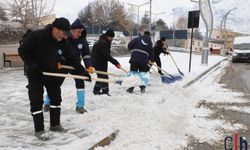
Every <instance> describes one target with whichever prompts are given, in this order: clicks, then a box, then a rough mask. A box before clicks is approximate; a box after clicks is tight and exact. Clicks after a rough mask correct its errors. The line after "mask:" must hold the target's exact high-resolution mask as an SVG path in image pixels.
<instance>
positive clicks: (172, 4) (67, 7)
mask: <svg viewBox="0 0 250 150" xmlns="http://www.w3.org/2000/svg"><path fill="white" fill-rule="evenodd" d="M91 1H93V0H71V1H70V0H56V5H55V13H56V15H57V17H59V16H64V17H67V18H68V19H69V20H70V21H71V22H72V21H73V20H74V19H75V18H76V17H77V14H78V12H79V11H80V10H81V9H82V8H84V7H85V6H86V5H87V4H88V3H89V2H91ZM120 1H121V2H123V3H124V4H125V6H126V7H127V8H129V7H131V6H130V5H128V4H127V3H130V4H135V5H141V4H144V3H147V2H149V0H120ZM194 5H195V3H193V2H190V1H189V0H152V12H153V13H155V14H157V13H162V12H165V14H161V15H152V19H159V18H162V19H164V21H166V23H167V24H168V25H169V26H170V25H171V26H172V23H173V18H174V17H173V9H175V8H176V11H183V9H180V8H186V9H187V10H188V9H191V8H193V6H194ZM145 11H149V4H147V5H144V6H142V7H140V17H142V16H143V14H144V12H145ZM135 13H136V14H137V8H136V9H135ZM176 14H185V12H176Z"/></svg>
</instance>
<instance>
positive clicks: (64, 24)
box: [52, 17, 71, 36]
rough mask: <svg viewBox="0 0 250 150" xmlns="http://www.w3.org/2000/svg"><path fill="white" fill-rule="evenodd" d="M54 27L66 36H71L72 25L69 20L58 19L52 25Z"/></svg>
mask: <svg viewBox="0 0 250 150" xmlns="http://www.w3.org/2000/svg"><path fill="white" fill-rule="evenodd" d="M52 25H53V27H56V28H58V29H60V30H62V31H63V32H64V34H65V35H66V36H70V35H71V33H70V31H69V30H70V23H69V20H68V19H66V18H63V17H61V18H56V19H55V20H54V22H53V23H52Z"/></svg>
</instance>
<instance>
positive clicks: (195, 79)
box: [182, 58, 228, 88]
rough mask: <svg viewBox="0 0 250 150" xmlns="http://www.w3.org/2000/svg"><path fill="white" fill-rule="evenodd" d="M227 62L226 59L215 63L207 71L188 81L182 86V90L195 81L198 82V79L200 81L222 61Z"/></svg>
mask: <svg viewBox="0 0 250 150" xmlns="http://www.w3.org/2000/svg"><path fill="white" fill-rule="evenodd" d="M225 60H228V58H225V59H223V60H221V61H219V62H218V63H216V64H215V65H213V66H212V67H210V68H209V69H207V70H206V71H204V72H203V73H201V74H200V75H198V76H197V77H196V78H194V79H193V80H191V81H189V82H188V83H186V84H185V85H184V86H182V87H183V88H187V87H189V86H190V85H192V84H194V83H195V82H196V81H198V80H199V79H201V78H202V77H203V76H204V75H206V74H207V73H208V72H210V71H211V70H212V69H214V68H215V67H217V66H219V65H220V63H222V62H223V61H225Z"/></svg>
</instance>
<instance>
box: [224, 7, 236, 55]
mask: <svg viewBox="0 0 250 150" xmlns="http://www.w3.org/2000/svg"><path fill="white" fill-rule="evenodd" d="M235 9H237V7H234V8H233V9H231V10H229V11H228V12H227V13H226V14H225V15H224V17H223V18H222V21H221V33H223V32H222V24H223V21H224V34H222V36H223V37H224V51H223V55H226V51H227V47H228V46H227V43H228V34H227V28H226V22H227V16H228V15H229V14H230V12H231V11H233V10H235Z"/></svg>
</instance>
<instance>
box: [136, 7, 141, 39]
mask: <svg viewBox="0 0 250 150" xmlns="http://www.w3.org/2000/svg"><path fill="white" fill-rule="evenodd" d="M139 7H140V6H137V8H138V17H137V36H139V26H140V25H139V22H140V12H139Z"/></svg>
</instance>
